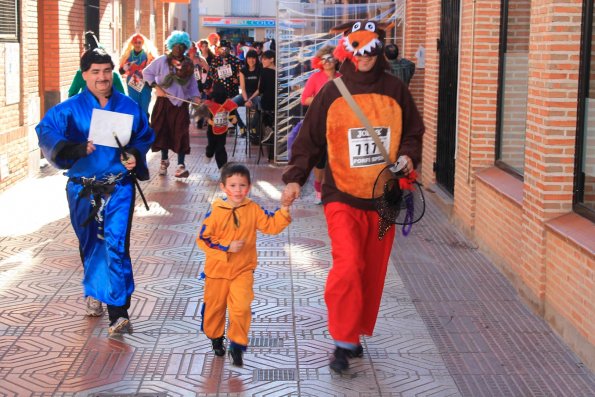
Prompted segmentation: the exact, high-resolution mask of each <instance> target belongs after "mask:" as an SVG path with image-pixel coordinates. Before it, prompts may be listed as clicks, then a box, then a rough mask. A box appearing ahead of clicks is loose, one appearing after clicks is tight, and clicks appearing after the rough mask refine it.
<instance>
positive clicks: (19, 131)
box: [0, 0, 186, 192]
mask: <svg viewBox="0 0 595 397" xmlns="http://www.w3.org/2000/svg"><path fill="white" fill-rule="evenodd" d="M136 3H137V2H135V1H126V0H60V1H58V0H48V1H37V0H18V1H17V0H14V1H12V2H11V1H9V2H4V3H3V7H8V6H7V5H6V4H11V5H12V6H14V10H15V11H16V16H15V18H14V19H11V18H9V12H13V9H12V8H8V9H2V10H0V11H1V13H2V15H3V17H2V18H5V20H3V21H2V22H3V24H2V26H10V25H5V24H8V23H13V24H14V26H15V31H16V35H14V37H8V36H7V35H5V34H4V33H5V32H0V76H1V77H0V125H1V126H2V127H1V128H0V192H2V191H4V190H6V189H7V188H8V187H10V186H12V185H14V184H15V183H16V182H18V181H19V180H22V179H23V178H25V177H27V176H30V175H35V174H36V173H37V172H38V170H39V160H40V151H39V148H38V147H37V137H36V135H35V130H34V128H35V125H37V123H38V122H39V120H40V118H41V117H42V116H43V114H45V112H46V111H47V109H49V108H50V107H52V106H54V105H55V104H57V103H59V102H61V101H62V100H64V99H66V98H67V96H68V95H67V91H68V88H69V86H70V83H71V82H72V79H73V77H74V75H75V73H76V71H77V70H78V67H79V66H78V63H79V59H80V56H81V54H82V52H83V50H84V44H85V39H84V32H85V31H87V30H94V31H96V33H97V36H98V38H99V41H100V42H101V44H102V46H103V47H104V48H105V49H106V50H107V51H108V52H109V53H110V54H112V56H113V59H114V61H115V62H116V61H117V60H118V59H119V54H120V49H121V48H120V47H121V45H122V42H123V41H124V40H126V38H127V37H129V36H130V35H131V34H132V33H134V32H136V31H140V32H144V33H147V36H149V35H151V36H152V37H151V38H152V39H153V40H154V41H155V43H156V45H157V48H159V49H162V48H163V42H164V40H165V38H166V37H167V35H168V34H169V32H170V31H171V30H173V26H172V23H173V20H174V16H173V12H174V11H175V7H176V5H175V4H170V2H165V1H161V0H141V1H140V2H138V3H139V4H138V6H137V4H136ZM185 6H186V4H183V5H178V7H180V8H181V9H182V10H184V7H185ZM6 65H9V67H10V68H12V69H11V72H7V71H6ZM15 92H18V95H16V98H17V99H16V102H15V100H14V99H13V98H15Z"/></svg>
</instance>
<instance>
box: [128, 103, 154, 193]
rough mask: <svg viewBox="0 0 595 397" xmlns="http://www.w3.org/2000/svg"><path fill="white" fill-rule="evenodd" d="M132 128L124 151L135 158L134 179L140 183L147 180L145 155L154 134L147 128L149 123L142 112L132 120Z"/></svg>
mask: <svg viewBox="0 0 595 397" xmlns="http://www.w3.org/2000/svg"><path fill="white" fill-rule="evenodd" d="M132 127H133V128H132V135H131V137H130V142H129V143H128V145H126V149H127V151H130V152H132V154H134V157H136V168H135V172H136V177H137V178H138V179H139V180H141V181H145V180H147V179H149V168H148V167H147V158H146V154H147V152H148V151H149V149H150V148H151V144H152V143H153V141H154V140H155V134H154V133H153V130H152V129H151V127H149V121H148V119H147V115H146V114H145V113H144V112H138V117H135V118H134V124H133V126H132Z"/></svg>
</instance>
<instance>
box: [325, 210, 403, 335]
mask: <svg viewBox="0 0 595 397" xmlns="http://www.w3.org/2000/svg"><path fill="white" fill-rule="evenodd" d="M324 214H325V216H326V220H327V224H328V233H329V237H330V239H331V248H332V255H333V267H332V268H331V270H330V272H329V275H328V278H327V280H326V288H325V292H324V300H325V302H326V306H327V309H328V327H329V332H330V334H331V336H332V337H333V339H334V340H335V341H339V342H347V343H352V344H358V343H360V340H359V337H360V335H372V332H373V331H374V326H375V324H376V318H377V316H378V310H379V308H380V299H381V297H382V290H383V288H384V279H385V277H386V269H387V265H388V260H389V257H390V251H391V249H392V246H393V239H394V236H395V228H394V227H392V228H391V229H389V231H388V232H387V233H386V235H385V236H384V238H383V239H382V240H378V213H377V212H376V211H364V210H360V209H357V208H353V207H351V206H349V205H347V204H344V203H338V202H332V203H328V204H326V205H325V206H324Z"/></svg>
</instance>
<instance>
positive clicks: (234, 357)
mask: <svg viewBox="0 0 595 397" xmlns="http://www.w3.org/2000/svg"><path fill="white" fill-rule="evenodd" d="M243 354H244V352H243V351H242V350H240V349H234V348H233V347H230V348H229V357H231V363H232V364H233V365H235V366H236V367H242V366H243V365H244V360H243V359H242V355H243Z"/></svg>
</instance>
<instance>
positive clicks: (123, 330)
mask: <svg viewBox="0 0 595 397" xmlns="http://www.w3.org/2000/svg"><path fill="white" fill-rule="evenodd" d="M107 333H108V334H109V335H110V336H111V335H115V334H131V333H132V326H131V325H130V320H129V319H127V318H124V317H120V318H118V319H117V320H116V322H115V323H113V324H112V325H110V326H109V328H108V329H107Z"/></svg>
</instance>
